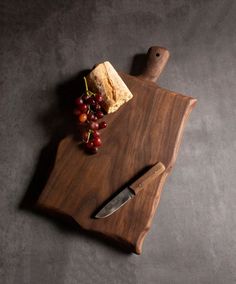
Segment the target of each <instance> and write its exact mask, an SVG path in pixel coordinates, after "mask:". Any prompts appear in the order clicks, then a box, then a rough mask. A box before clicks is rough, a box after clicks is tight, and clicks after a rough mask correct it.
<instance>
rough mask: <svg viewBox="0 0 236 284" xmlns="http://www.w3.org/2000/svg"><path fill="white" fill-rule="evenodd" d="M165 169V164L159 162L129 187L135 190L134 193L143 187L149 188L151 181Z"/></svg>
mask: <svg viewBox="0 0 236 284" xmlns="http://www.w3.org/2000/svg"><path fill="white" fill-rule="evenodd" d="M164 171H165V166H164V165H163V164H162V163H161V162H159V163H156V165H154V166H153V167H151V168H150V169H149V170H148V171H146V172H145V173H144V174H143V175H142V176H141V177H140V178H138V179H137V180H136V181H134V182H133V183H132V184H131V185H130V186H129V188H130V189H132V190H133V192H134V194H138V193H139V192H141V191H142V190H143V189H145V188H147V187H148V185H149V183H151V182H152V181H153V180H155V179H157V178H158V176H159V175H161V174H162V173H163V172H164Z"/></svg>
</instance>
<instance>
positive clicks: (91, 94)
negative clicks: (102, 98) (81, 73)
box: [84, 77, 96, 97]
mask: <svg viewBox="0 0 236 284" xmlns="http://www.w3.org/2000/svg"><path fill="white" fill-rule="evenodd" d="M84 83H85V90H86V94H87V95H88V96H89V97H91V96H95V95H96V94H94V93H93V92H91V91H89V89H88V82H87V79H86V77H84Z"/></svg>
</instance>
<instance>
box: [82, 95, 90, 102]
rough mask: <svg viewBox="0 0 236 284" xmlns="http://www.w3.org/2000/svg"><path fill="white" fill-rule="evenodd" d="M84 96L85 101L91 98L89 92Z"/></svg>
mask: <svg viewBox="0 0 236 284" xmlns="http://www.w3.org/2000/svg"><path fill="white" fill-rule="evenodd" d="M82 98H83V99H84V100H85V101H87V100H88V99H89V98H90V96H89V95H87V94H83V96H82Z"/></svg>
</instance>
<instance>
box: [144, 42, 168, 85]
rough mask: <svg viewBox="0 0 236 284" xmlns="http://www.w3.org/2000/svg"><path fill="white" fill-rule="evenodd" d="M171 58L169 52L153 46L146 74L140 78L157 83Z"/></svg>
mask: <svg viewBox="0 0 236 284" xmlns="http://www.w3.org/2000/svg"><path fill="white" fill-rule="evenodd" d="M169 57H170V53H169V51H168V50H167V49H166V48H164V47H159V46H152V47H150V48H149V50H148V53H147V63H146V67H145V69H144V72H143V73H142V74H141V75H139V78H142V79H144V80H148V81H152V82H156V81H157V79H158V78H159V76H160V75H161V73H162V71H163V69H164V68H165V66H166V63H167V61H168V59H169Z"/></svg>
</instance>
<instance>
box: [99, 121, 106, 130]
mask: <svg viewBox="0 0 236 284" xmlns="http://www.w3.org/2000/svg"><path fill="white" fill-rule="evenodd" d="M106 127H107V123H106V121H102V122H100V123H99V129H102V128H106Z"/></svg>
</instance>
